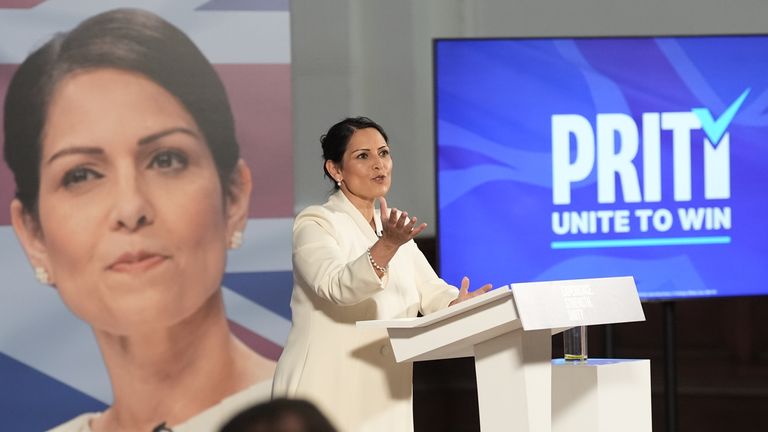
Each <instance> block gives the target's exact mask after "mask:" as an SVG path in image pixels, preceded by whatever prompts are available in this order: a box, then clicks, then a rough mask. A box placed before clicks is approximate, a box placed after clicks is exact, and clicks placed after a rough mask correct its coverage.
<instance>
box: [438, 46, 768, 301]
mask: <svg viewBox="0 0 768 432" xmlns="http://www.w3.org/2000/svg"><path fill="white" fill-rule="evenodd" d="M434 65H435V70H434V73H435V111H436V112H435V121H436V133H435V137H436V139H435V140H436V158H437V167H436V168H437V169H436V173H437V174H436V175H437V206H438V212H437V215H438V226H437V230H438V231H437V233H438V234H437V236H438V238H437V241H438V254H439V265H440V273H441V276H442V277H443V278H444V279H446V280H447V281H448V282H449V283H453V284H459V282H460V280H461V277H462V276H464V275H469V276H470V278H471V280H472V281H473V287H478V286H479V285H480V284H482V283H486V282H490V283H493V284H494V285H496V286H499V285H505V284H508V283H514V282H527V281H542V280H557V279H576V278H591V277H608V276H628V275H629V276H634V277H635V281H636V284H637V288H638V291H639V293H640V297H641V298H642V299H643V300H666V299H676V298H690V297H717V296H744V295H759V294H764V293H766V292H768V222H767V221H766V212H767V211H768V205H766V203H767V202H768V181H767V180H768V91H767V90H768V37H766V36H755V35H753V36H696V37H622V38H605V37H600V38H536V39H450V40H448V39H446V40H437V41H435V44H434Z"/></svg>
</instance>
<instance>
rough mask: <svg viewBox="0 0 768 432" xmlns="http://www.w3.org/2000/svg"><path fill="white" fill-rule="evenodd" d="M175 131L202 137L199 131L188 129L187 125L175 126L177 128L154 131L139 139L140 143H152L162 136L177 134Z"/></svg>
mask: <svg viewBox="0 0 768 432" xmlns="http://www.w3.org/2000/svg"><path fill="white" fill-rule="evenodd" d="M175 133H183V134H187V135H189V136H192V137H194V138H197V139H200V135H198V134H197V132H195V131H193V130H192V129H188V128H185V127H175V128H170V129H165V130H162V131H160V132H156V133H153V134H151V135H147V136H145V137H144V138H142V139H140V140H139V145H140V146H142V145H145V144H150V143H152V142H154V141H157V140H159V139H160V138H163V137H165V136H168V135H171V134H175Z"/></svg>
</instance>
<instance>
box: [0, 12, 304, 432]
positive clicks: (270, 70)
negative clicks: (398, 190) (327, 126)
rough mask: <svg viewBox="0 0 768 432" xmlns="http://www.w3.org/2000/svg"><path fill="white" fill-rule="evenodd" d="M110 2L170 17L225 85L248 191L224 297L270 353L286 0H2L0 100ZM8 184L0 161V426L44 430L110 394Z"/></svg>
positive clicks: (280, 236) (286, 197) (285, 92)
mask: <svg viewBox="0 0 768 432" xmlns="http://www.w3.org/2000/svg"><path fill="white" fill-rule="evenodd" d="M118 7H133V8H141V9H146V10H149V11H152V12H154V13H156V14H158V15H160V16H162V17H163V18H165V19H167V20H168V21H170V22H171V23H173V24H174V25H176V26H178V27H179V28H180V29H181V30H182V31H184V32H185V33H186V34H187V35H189V36H190V37H191V38H192V40H193V41H194V42H195V43H196V44H197V45H198V46H199V47H200V48H201V49H202V51H203V52H204V54H205V55H206V57H207V58H208V59H209V60H210V61H211V62H212V63H213V64H214V65H215V67H216V69H217V71H218V72H219V75H220V76H221V78H222V80H223V82H224V84H225V86H226V88H227V92H228V95H229V97H230V103H231V104H232V108H233V111H234V114H235V121H236V128H237V137H238V141H239V143H240V147H241V152H242V156H243V158H244V159H245V160H246V162H247V163H248V165H249V166H250V168H251V170H252V174H253V184H254V191H253V195H252V198H251V206H250V210H249V222H248V226H247V229H246V231H245V240H244V244H243V247H242V248H240V249H238V250H237V251H234V252H230V254H229V259H228V263H227V273H226V275H225V277H224V282H223V285H224V289H223V292H224V302H225V305H226V307H227V314H228V316H229V320H230V324H231V328H232V331H233V333H235V334H236V335H237V336H238V337H239V338H240V339H242V340H243V341H244V342H246V344H248V345H249V346H250V347H251V348H253V349H254V350H256V351H257V352H259V353H260V354H262V355H264V356H266V357H268V358H271V359H273V360H276V359H277V358H278V356H279V354H280V352H281V349H282V345H283V344H284V342H285V339H286V337H287V334H288V330H289V327H290V309H289V300H290V290H291V223H292V215H293V154H292V136H291V95H290V27H289V25H290V19H289V18H290V17H289V10H288V0H137V1H130V2H128V1H117V0H100V1H93V0H0V99H2V100H5V92H6V88H7V86H8V82H9V80H10V78H11V76H12V75H13V72H14V71H15V70H16V68H17V67H18V65H19V63H21V62H22V61H23V60H24V58H26V56H27V55H28V54H29V53H30V52H31V51H33V50H34V49H35V48H37V47H38V46H40V45H41V44H42V43H44V42H45V41H46V40H48V39H49V38H50V37H51V36H52V35H53V34H54V33H56V32H60V31H66V30H69V29H71V28H73V27H75V26H76V25H77V24H78V23H79V22H80V21H82V20H83V19H84V18H86V17H89V16H92V15H95V14H97V13H100V12H103V11H106V10H110V9H114V8H118ZM1 113H2V107H0V114H1ZM0 132H2V125H1V124H0ZM0 139H2V134H0ZM14 192H15V190H14V181H13V177H12V175H11V173H10V172H9V170H8V169H7V167H6V166H5V164H2V166H0V280H2V282H0V429H1V430H9V431H26V430H46V429H49V428H51V427H53V426H55V425H57V424H60V423H62V422H64V421H66V420H69V419H71V418H72V417H75V416H76V415H78V414H80V413H83V412H93V411H102V410H104V409H105V408H106V407H107V406H109V404H110V403H111V402H112V401H111V399H112V392H111V389H110V384H109V380H108V377H107V372H106V369H105V367H104V364H103V361H102V359H101V354H100V352H99V349H98V346H97V345H96V342H95V340H94V337H93V334H92V332H91V329H90V327H88V325H86V324H85V323H84V322H82V321H80V320H79V319H78V318H76V317H75V316H74V315H73V314H72V313H71V312H70V311H69V310H68V309H67V308H66V306H65V305H64V304H63V302H62V301H61V299H60V298H59V296H58V294H57V292H56V290H55V289H54V288H51V287H49V286H46V285H41V284H39V283H38V282H36V281H35V278H34V271H33V269H32V268H31V266H30V264H29V263H28V261H27V259H26V257H25V255H24V253H23V251H22V249H21V247H20V246H19V243H18V241H17V239H16V236H15V235H14V232H13V230H12V228H11V227H10V225H9V224H10V216H9V210H8V209H9V203H10V201H11V200H12V198H13V195H14ZM73 365H76V367H73Z"/></svg>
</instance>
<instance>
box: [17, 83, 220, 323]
mask: <svg viewBox="0 0 768 432" xmlns="http://www.w3.org/2000/svg"><path fill="white" fill-rule="evenodd" d="M233 224H234V222H233V221H232V218H231V217H230V215H229V209H228V208H227V207H225V204H224V200H223V196H222V192H221V186H220V182H219V177H218V174H217V171H216V166H215V164H214V161H213V158H212V156H211V153H210V150H209V149H208V147H207V145H206V142H205V138H204V137H203V135H202V133H201V132H200V130H199V129H198V127H197V125H196V123H195V121H194V120H193V118H192V117H191V116H190V114H189V113H188V112H187V111H186V110H185V109H184V107H183V106H182V105H181V104H180V102H179V101H178V100H177V99H176V98H174V97H173V96H172V95H171V94H170V93H168V92H167V91H166V90H164V89H163V88H162V87H160V86H158V85H157V84H155V83H154V82H153V81H150V80H149V79H147V78H145V77H143V76H142V75H140V74H136V73H131V72H126V71H121V70H115V69H95V70H87V71H80V72H76V73H74V74H72V75H70V76H69V77H67V78H65V79H64V80H63V81H62V82H60V83H59V85H58V86H57V88H56V90H55V91H54V93H53V97H52V99H51V102H50V105H49V108H48V113H47V119H46V125H45V129H44V131H43V136H42V158H41V162H40V195H39V232H38V233H37V234H35V235H34V236H33V237H34V239H35V240H34V241H33V242H31V244H29V245H28V244H25V247H26V249H27V252H28V255H29V256H30V257H31V258H32V261H33V264H35V265H42V266H44V267H45V268H46V270H47V271H48V272H49V274H50V276H51V279H52V282H53V283H54V284H55V286H56V287H57V288H58V290H59V293H60V295H61V296H62V298H63V299H64V302H65V303H66V304H67V305H68V306H69V307H70V308H71V309H72V310H73V311H74V312H75V314H77V315H78V316H79V317H81V318H82V319H84V320H85V321H86V322H88V323H89V324H91V325H92V326H94V327H95V328H97V329H102V330H106V331H110V332H112V333H116V334H128V333H131V332H138V331H151V330H152V329H153V328H157V327H161V326H168V325H172V324H174V323H177V322H179V321H181V320H183V319H184V318H187V317H189V316H190V315H192V314H193V313H194V312H196V311H199V310H201V308H202V306H203V305H205V304H206V302H207V301H208V300H210V299H211V298H212V296H213V295H214V294H215V293H216V292H217V291H218V289H219V284H220V281H221V276H222V274H223V272H224V267H225V261H226V248H227V244H228V243H227V242H228V239H229V238H230V236H231V234H232V232H233V230H234V229H235V227H234V226H233ZM35 257H37V258H35ZM35 261H39V262H35Z"/></svg>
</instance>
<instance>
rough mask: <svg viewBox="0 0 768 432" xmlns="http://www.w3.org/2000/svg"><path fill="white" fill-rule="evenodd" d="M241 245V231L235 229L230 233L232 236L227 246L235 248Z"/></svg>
mask: <svg viewBox="0 0 768 432" xmlns="http://www.w3.org/2000/svg"><path fill="white" fill-rule="evenodd" d="M242 245H243V232H242V231H240V230H237V231H235V232H233V233H232V238H231V239H230V240H229V248H230V249H237V248H239V247H240V246H242Z"/></svg>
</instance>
